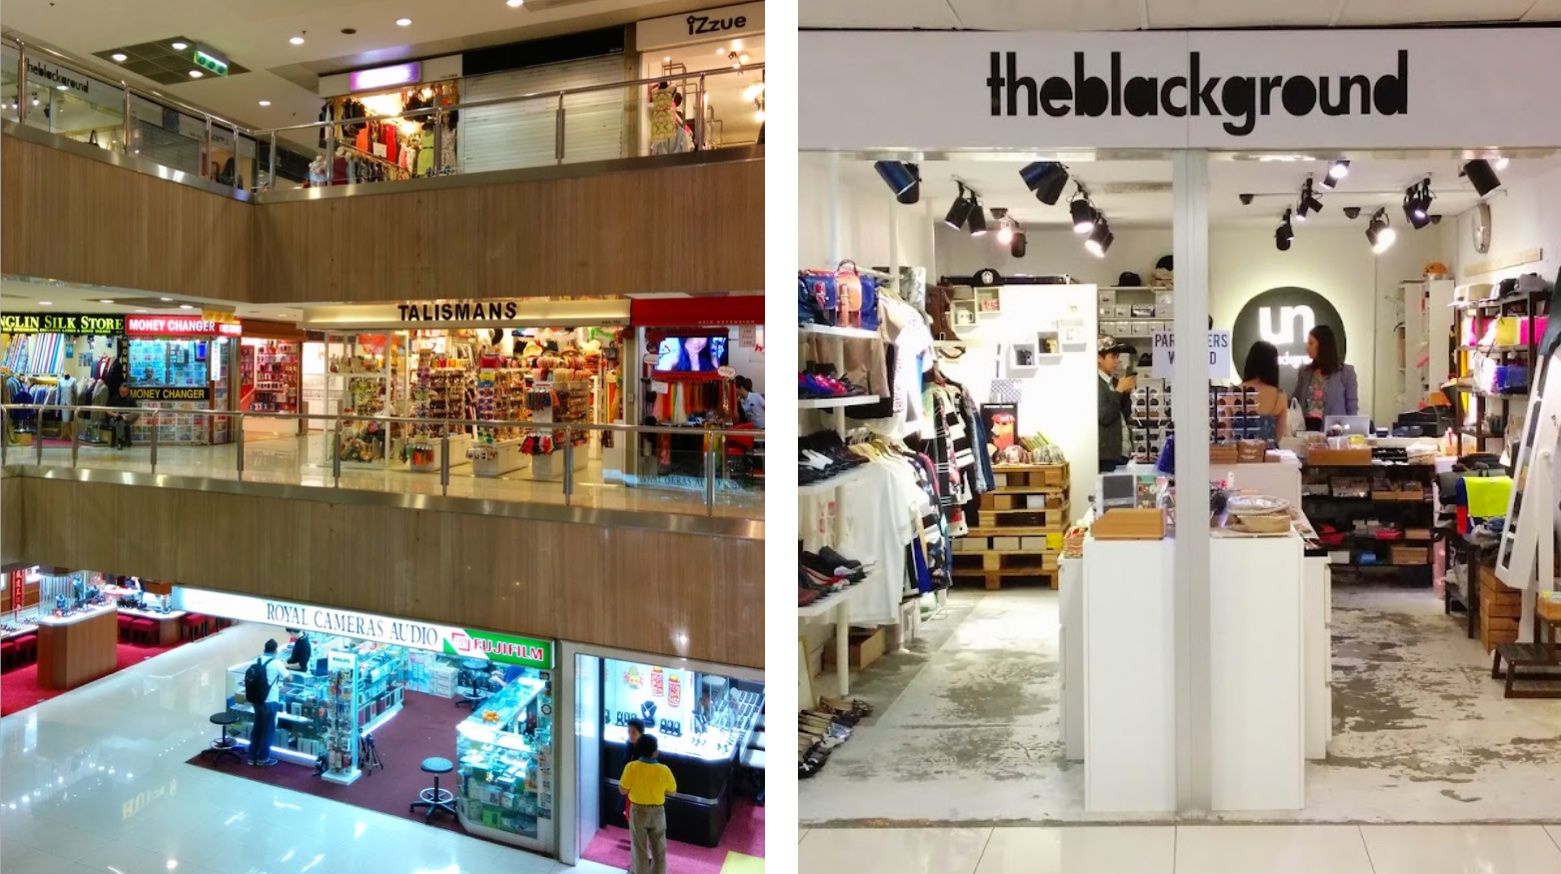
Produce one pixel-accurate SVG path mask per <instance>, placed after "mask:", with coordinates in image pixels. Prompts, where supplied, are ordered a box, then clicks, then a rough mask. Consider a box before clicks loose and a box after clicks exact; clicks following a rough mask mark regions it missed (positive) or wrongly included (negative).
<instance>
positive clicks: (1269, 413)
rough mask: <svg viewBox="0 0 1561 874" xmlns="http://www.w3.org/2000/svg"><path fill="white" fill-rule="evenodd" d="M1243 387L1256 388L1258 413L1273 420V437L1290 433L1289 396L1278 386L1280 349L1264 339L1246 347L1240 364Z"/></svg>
mask: <svg viewBox="0 0 1561 874" xmlns="http://www.w3.org/2000/svg"><path fill="white" fill-rule="evenodd" d="M1241 385H1242V387H1243V388H1251V389H1256V390H1257V414H1258V415H1260V416H1266V417H1268V418H1269V419H1271V420H1272V421H1273V423H1274V437H1275V438H1276V439H1277V438H1279V437H1284V436H1286V435H1288V434H1289V433H1290V428H1289V425H1290V421H1289V420H1290V403H1289V398H1287V397H1286V396H1285V393H1284V392H1283V391H1282V390H1280V388H1279V348H1278V347H1277V346H1275V345H1274V344H1273V343H1266V342H1264V341H1262V340H1259V341H1257V342H1256V343H1253V344H1252V348H1251V349H1248V350H1247V360H1246V363H1245V364H1243V365H1242V367H1241Z"/></svg>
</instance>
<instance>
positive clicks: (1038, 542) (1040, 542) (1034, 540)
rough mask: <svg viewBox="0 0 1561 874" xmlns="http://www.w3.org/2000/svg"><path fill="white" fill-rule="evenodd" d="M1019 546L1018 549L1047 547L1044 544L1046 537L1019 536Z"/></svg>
mask: <svg viewBox="0 0 1561 874" xmlns="http://www.w3.org/2000/svg"><path fill="white" fill-rule="evenodd" d="M1019 548H1020V549H1036V550H1040V549H1046V548H1047V546H1046V538H1045V537H1021V538H1019Z"/></svg>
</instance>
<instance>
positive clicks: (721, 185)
mask: <svg viewBox="0 0 1561 874" xmlns="http://www.w3.org/2000/svg"><path fill="white" fill-rule="evenodd" d="M258 214H259V219H258V224H257V233H258V235H257V250H258V258H257V260H256V262H255V264H256V277H255V282H254V288H255V293H256V297H255V300H256V301H257V302H265V303H307V302H319V301H344V302H351V303H358V302H377V301H391V300H427V299H436V298H452V299H459V298H491V297H529V296H541V295H617V294H626V293H630V292H688V293H721V292H732V291H749V292H752V291H757V290H759V289H762V288H763V287H764V162H763V160H759V159H755V160H750V161H740V162H727V163H716V164H700V165H691V166H683V167H670V168H656V169H644V170H632V171H627V172H616V173H609V174H601V175H593V176H582V177H577V178H565V179H547V180H538V181H528V182H511V183H506V184H498V185H488V186H480V187H449V188H441V189H437V190H430V191H421V192H409V193H405V194H381V195H375V196H360V197H347V198H335V199H329V200H319V201H299V202H292V203H267V204H262V205H261V206H260V207H259V209H258Z"/></svg>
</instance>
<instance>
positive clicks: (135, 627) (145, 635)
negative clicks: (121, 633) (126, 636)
mask: <svg viewBox="0 0 1561 874" xmlns="http://www.w3.org/2000/svg"><path fill="white" fill-rule="evenodd" d="M130 634H131V636H132V637H133V638H135V641H136V643H138V644H139V643H141V641H143V640H145V641H146V643H145V644H144V645H145V646H156V645H157V623H156V622H153V621H152V620H150V619H136V620H134V621H132V622H131V623H130Z"/></svg>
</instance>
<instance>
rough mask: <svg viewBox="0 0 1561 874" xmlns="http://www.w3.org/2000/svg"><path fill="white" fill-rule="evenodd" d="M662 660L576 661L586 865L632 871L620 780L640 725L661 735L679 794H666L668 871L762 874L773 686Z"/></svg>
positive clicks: (581, 837) (747, 675)
mask: <svg viewBox="0 0 1561 874" xmlns="http://www.w3.org/2000/svg"><path fill="white" fill-rule="evenodd" d="M731 670H732V673H733V674H734V675H735V676H728V675H725V674H723V673H718V672H711V671H703V670H697V669H692V668H689V667H685V666H675V665H673V666H668V665H660V664H654V663H647V662H640V661H631V660H624V659H618V658H605V657H600V656H595V655H586V654H579V655H576V657H575V708H576V717H575V718H576V723H577V726H578V729H579V730H578V732H577V737H576V746H575V756H576V761H577V763H578V764H577V775H576V788H575V793H576V799H577V802H578V808H577V810H578V813H577V821H576V836H577V841H578V846H579V853H580V857H581V858H582V859H587V860H590V861H592V862H598V863H601V864H604V865H611V866H613V867H617V868H625V869H629V868H631V859H632V858H633V857H632V841H631V839H630V834H629V829H628V827H627V826H628V822H627V819H626V811H627V809H628V807H627V805H626V803H625V798H624V796H623V794H622V793H621V792H620V791H619V778H620V777H621V776H622V774H623V773H624V767H625V766H626V765H627V764H628V762H629V761H630V759H631V753H630V744H629V732H630V727H631V725H632V726H633V727H634V728H635V729H636V730H638V729H639V728H640V727H641V726H643V731H644V733H645V734H648V735H651V736H654V737H655V739H656V742H657V746H658V754H657V759H658V760H659V761H660V762H661V763H662V764H664V765H666V766H667V767H668V768H670V769H671V771H672V775H673V778H674V779H675V780H676V781H677V790H676V791H675V792H674V793H672V794H671V795H669V796H667V798H666V802H665V808H664V809H665V813H666V820H667V837H668V841H667V858H668V863H667V868H668V870H670V871H677V872H679V874H684V872H688V874H722V872H725V874H732V872H750V871H751V872H758V871H762V870H763V866H764V862H763V858H764V760H765V747H766V742H765V739H766V737H767V735H766V734H765V730H764V728H765V726H764V683H763V682H762V680H760V679H758V678H757V677H756V676H753V672H748V671H741V670H740V669H735V668H734V669H731Z"/></svg>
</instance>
